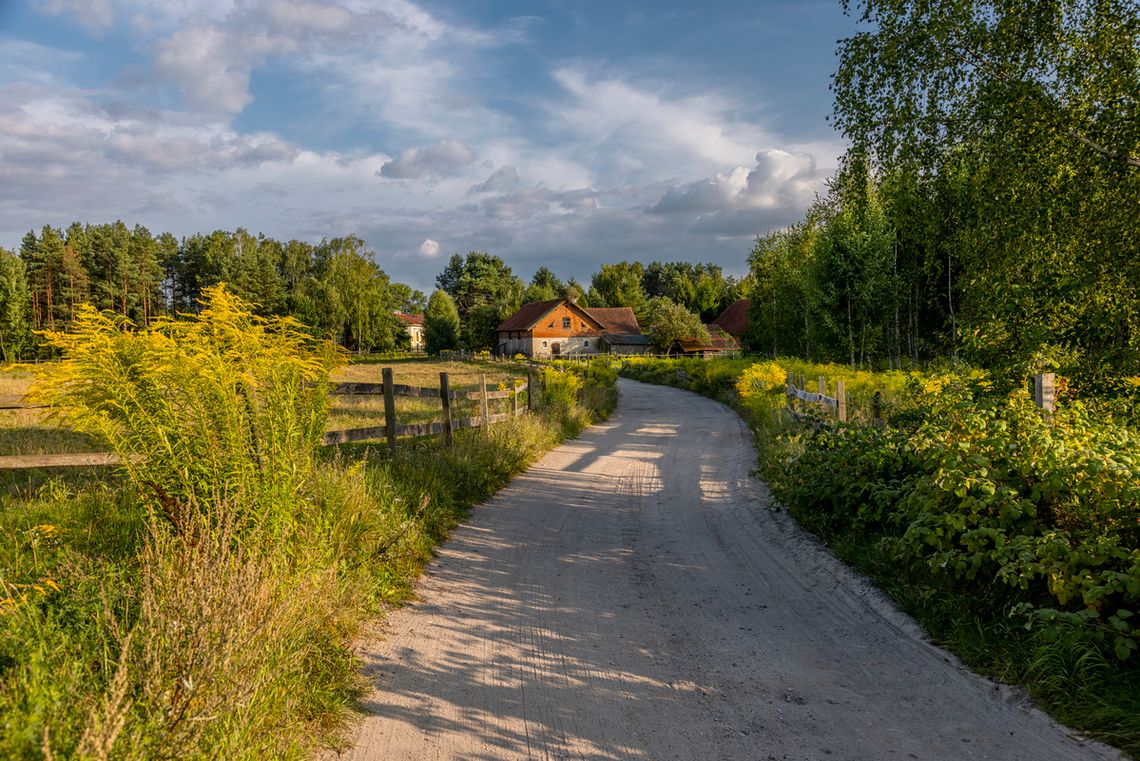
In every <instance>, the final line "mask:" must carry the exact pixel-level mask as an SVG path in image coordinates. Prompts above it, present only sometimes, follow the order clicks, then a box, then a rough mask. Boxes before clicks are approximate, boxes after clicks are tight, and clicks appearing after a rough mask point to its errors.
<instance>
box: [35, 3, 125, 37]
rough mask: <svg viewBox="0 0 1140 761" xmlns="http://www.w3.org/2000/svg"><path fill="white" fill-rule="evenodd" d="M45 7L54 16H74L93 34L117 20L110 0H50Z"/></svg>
mask: <svg viewBox="0 0 1140 761" xmlns="http://www.w3.org/2000/svg"><path fill="white" fill-rule="evenodd" d="M43 8H44V10H45V11H47V12H48V13H50V14H52V15H53V16H58V15H61V14H67V15H70V16H74V17H75V20H76V21H78V22H79V23H80V25H81V26H82V27H83V28H84V29H86V30H87V31H89V32H91V33H92V34H98V33H99V32H102V31H103V30H105V29H107V28H108V27H109V26H111V24H112V23H113V22H114V20H115V12H114V9H112V7H111V2H110V0H49V1H48V2H47V3H45V4H44V5H43Z"/></svg>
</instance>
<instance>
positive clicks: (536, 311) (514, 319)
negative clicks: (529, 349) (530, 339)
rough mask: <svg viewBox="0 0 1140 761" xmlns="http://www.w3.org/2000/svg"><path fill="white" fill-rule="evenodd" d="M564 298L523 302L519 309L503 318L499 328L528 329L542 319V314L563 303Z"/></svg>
mask: <svg viewBox="0 0 1140 761" xmlns="http://www.w3.org/2000/svg"><path fill="white" fill-rule="evenodd" d="M562 301H563V300H562V299H549V300H547V301H532V302H530V303H529V304H523V305H522V308H520V309H519V311H517V312H515V313H514V314H512V315H511V316H510V317H508V318H507V319H505V320H503V324H502V325H500V326H499V330H527V329H529V328H532V327H534V324H535V323H536V322H538V321H539V320H541V319H542V316H543V315H545V314H546V313H547V312H549V311H551V310H552V309H554V308H555V307H556V306H558V305H559V304H561V303H562Z"/></svg>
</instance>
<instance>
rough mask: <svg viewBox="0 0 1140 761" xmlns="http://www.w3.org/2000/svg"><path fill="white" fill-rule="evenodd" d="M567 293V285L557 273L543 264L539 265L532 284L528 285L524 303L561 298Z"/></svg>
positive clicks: (531, 280)
mask: <svg viewBox="0 0 1140 761" xmlns="http://www.w3.org/2000/svg"><path fill="white" fill-rule="evenodd" d="M565 293H566V285H565V284H564V283H563V282H562V281H561V280H559V279H558V276H557V275H555V274H554V273H553V272H551V271H550V270H549V269H548V268H546V267H545V266H543V267H539V268H538V270H537V271H535V273H534V277H532V278H531V279H530V285H528V286H527V287H526V293H525V294H524V296H523V303H530V302H532V301H550V300H551V299H560V298H562V296H563V295H564V294H565Z"/></svg>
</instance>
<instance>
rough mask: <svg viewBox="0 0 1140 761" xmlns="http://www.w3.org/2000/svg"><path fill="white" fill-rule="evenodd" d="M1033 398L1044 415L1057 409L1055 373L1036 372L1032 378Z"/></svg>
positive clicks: (1050, 413)
mask: <svg viewBox="0 0 1140 761" xmlns="http://www.w3.org/2000/svg"><path fill="white" fill-rule="evenodd" d="M1033 400H1034V401H1035V402H1037V407H1038V409H1040V410H1041V411H1042V412H1043V413H1044V414H1046V415H1052V414H1053V413H1054V412H1055V411H1056V410H1057V376H1056V374H1055V373H1037V375H1036V377H1034V379H1033Z"/></svg>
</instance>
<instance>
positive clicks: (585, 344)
mask: <svg viewBox="0 0 1140 761" xmlns="http://www.w3.org/2000/svg"><path fill="white" fill-rule="evenodd" d="M582 346H584V347H585V348H587V349H589V348H590V339H588V338H587V339H586V340H585V341H583V342H582Z"/></svg>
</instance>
